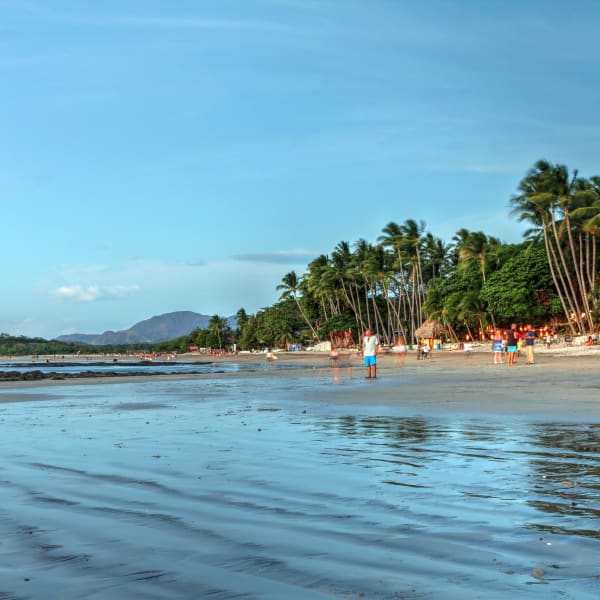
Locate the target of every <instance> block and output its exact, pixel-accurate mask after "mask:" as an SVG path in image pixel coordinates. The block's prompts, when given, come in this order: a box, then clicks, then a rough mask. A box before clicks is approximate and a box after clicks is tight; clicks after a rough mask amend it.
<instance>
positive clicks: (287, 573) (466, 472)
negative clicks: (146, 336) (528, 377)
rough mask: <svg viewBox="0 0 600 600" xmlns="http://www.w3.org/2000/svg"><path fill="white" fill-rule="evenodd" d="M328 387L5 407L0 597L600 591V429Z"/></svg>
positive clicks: (104, 396)
mask: <svg viewBox="0 0 600 600" xmlns="http://www.w3.org/2000/svg"><path fill="white" fill-rule="evenodd" d="M323 377H327V381H328V385H332V384H331V379H330V374H329V375H325V374H324V375H323ZM318 385H319V382H318V381H316V380H314V379H311V380H310V381H307V380H306V379H304V380H300V379H294V378H292V379H290V378H287V379H285V380H283V379H282V380H279V379H276V378H273V377H268V378H264V379H261V378H259V377H256V378H254V379H252V381H251V387H249V381H248V379H245V378H243V377H240V378H239V379H233V378H229V379H227V381H219V380H213V381H208V380H191V381H176V382H165V381H160V382H149V383H127V384H112V385H110V386H107V387H106V388H104V391H101V390H99V389H98V387H92V386H78V387H70V388H69V387H64V388H60V389H55V391H56V396H55V397H54V399H52V400H50V399H49V400H47V401H43V400H38V401H36V402H35V403H33V402H32V403H10V404H3V405H0V447H1V448H2V456H3V459H4V460H3V464H2V467H1V473H2V487H1V488H0V489H1V492H0V536H1V537H0V539H1V540H2V543H1V544H0V565H2V567H0V568H1V569H2V576H1V577H0V597H6V598H47V597H57V598H81V597H86V598H167V599H168V598H201V597H211V598H286V599H287V598H302V599H304V598H326V597H335V598H357V597H364V598H398V597H400V598H442V597H443V598H461V599H462V598H471V597H485V598H506V597H518V598H528V597H531V598H533V597H539V593H540V591H539V590H540V588H539V586H540V585H543V586H547V587H545V588H544V593H545V594H548V596H547V597H562V598H577V599H586V598H590V599H591V598H597V594H598V589H599V587H598V586H599V583H598V582H599V581H600V579H599V578H600V567H598V562H597V560H596V556H597V551H598V538H599V537H600V534H599V529H600V525H599V523H600V521H599V520H598V516H599V511H600V499H599V494H598V487H599V486H600V483H599V482H600V478H599V477H598V475H599V474H600V453H599V448H600V427H598V425H595V424H593V423H583V424H578V423H573V422H571V423H561V422H551V421H548V422H535V421H531V420H527V419H520V420H508V419H506V418H502V417H497V418H494V417H490V416H489V415H486V416H485V418H482V417H478V416H476V415H475V416H473V415H471V416H464V415H463V416H461V415H451V414H441V415H431V414H430V415H418V414H412V415H406V414H402V413H401V412H395V411H394V410H393V409H391V408H390V407H384V408H381V407H373V406H370V405H358V404H352V405H345V404H343V403H340V402H338V403H337V404H335V405H330V404H329V403H326V402H321V401H318V402H317V401H314V400H313V398H315V397H319V398H321V396H320V394H321V393H322V392H321V391H320V390H319V388H318V387H317V386H318ZM352 385H354V383H353V384H352ZM356 385H358V384H356ZM361 385H362V387H360V388H357V389H360V390H371V389H373V387H372V386H371V384H370V383H365V382H364V381H361ZM332 387H333V385H332ZM335 387H336V389H338V386H335ZM339 387H340V388H343V386H339ZM291 390H293V392H292V391H291ZM321 399H322V398H321ZM157 409H160V410H157ZM381 410H385V413H382V412H380V411H381Z"/></svg>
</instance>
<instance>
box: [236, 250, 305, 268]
mask: <svg viewBox="0 0 600 600" xmlns="http://www.w3.org/2000/svg"><path fill="white" fill-rule="evenodd" d="M315 256H316V253H315V252H309V251H307V250H290V251H275V252H246V253H243V254H233V255H232V256H231V259H232V260H234V261H242V262H256V263H270V264H275V265H298V264H303V265H304V264H306V263H307V262H308V261H309V260H311V259H313V258H314V257H315Z"/></svg>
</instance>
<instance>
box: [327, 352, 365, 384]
mask: <svg viewBox="0 0 600 600" xmlns="http://www.w3.org/2000/svg"><path fill="white" fill-rule="evenodd" d="M357 356H358V355H357V354H356V352H355V351H346V352H343V351H342V350H341V349H340V348H332V349H331V352H330V354H329V364H330V366H331V372H332V374H333V381H334V382H335V383H339V382H340V381H341V380H342V376H343V375H345V376H346V378H347V379H352V363H353V361H354V360H356V358H357Z"/></svg>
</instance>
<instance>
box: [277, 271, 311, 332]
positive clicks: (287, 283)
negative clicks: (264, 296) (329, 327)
mask: <svg viewBox="0 0 600 600" xmlns="http://www.w3.org/2000/svg"><path fill="white" fill-rule="evenodd" d="M299 286H300V281H299V279H298V276H297V275H296V272H295V271H290V272H289V273H287V274H286V275H284V276H283V279H282V280H281V284H280V285H278V286H277V288H276V289H277V291H280V290H283V293H282V294H281V297H280V300H283V299H286V298H293V300H294V302H295V303H296V306H297V307H298V310H299V311H300V314H301V315H302V318H303V319H304V320H305V321H306V324H307V325H308V326H309V327H310V330H311V332H312V334H313V336H314V338H315V339H316V340H317V341H321V340H320V338H319V336H318V334H317V332H316V330H315V328H314V327H313V325H312V323H311V322H310V319H309V318H308V316H307V315H306V312H305V311H304V309H303V308H302V305H301V304H300V300H299V299H298V288H299Z"/></svg>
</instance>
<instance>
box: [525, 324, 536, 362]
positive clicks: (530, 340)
mask: <svg viewBox="0 0 600 600" xmlns="http://www.w3.org/2000/svg"><path fill="white" fill-rule="evenodd" d="M534 342H535V331H534V330H533V327H532V326H531V325H527V331H526V332H525V355H526V356H527V364H528V365H532V364H533V362H534V361H533V344H534Z"/></svg>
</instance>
